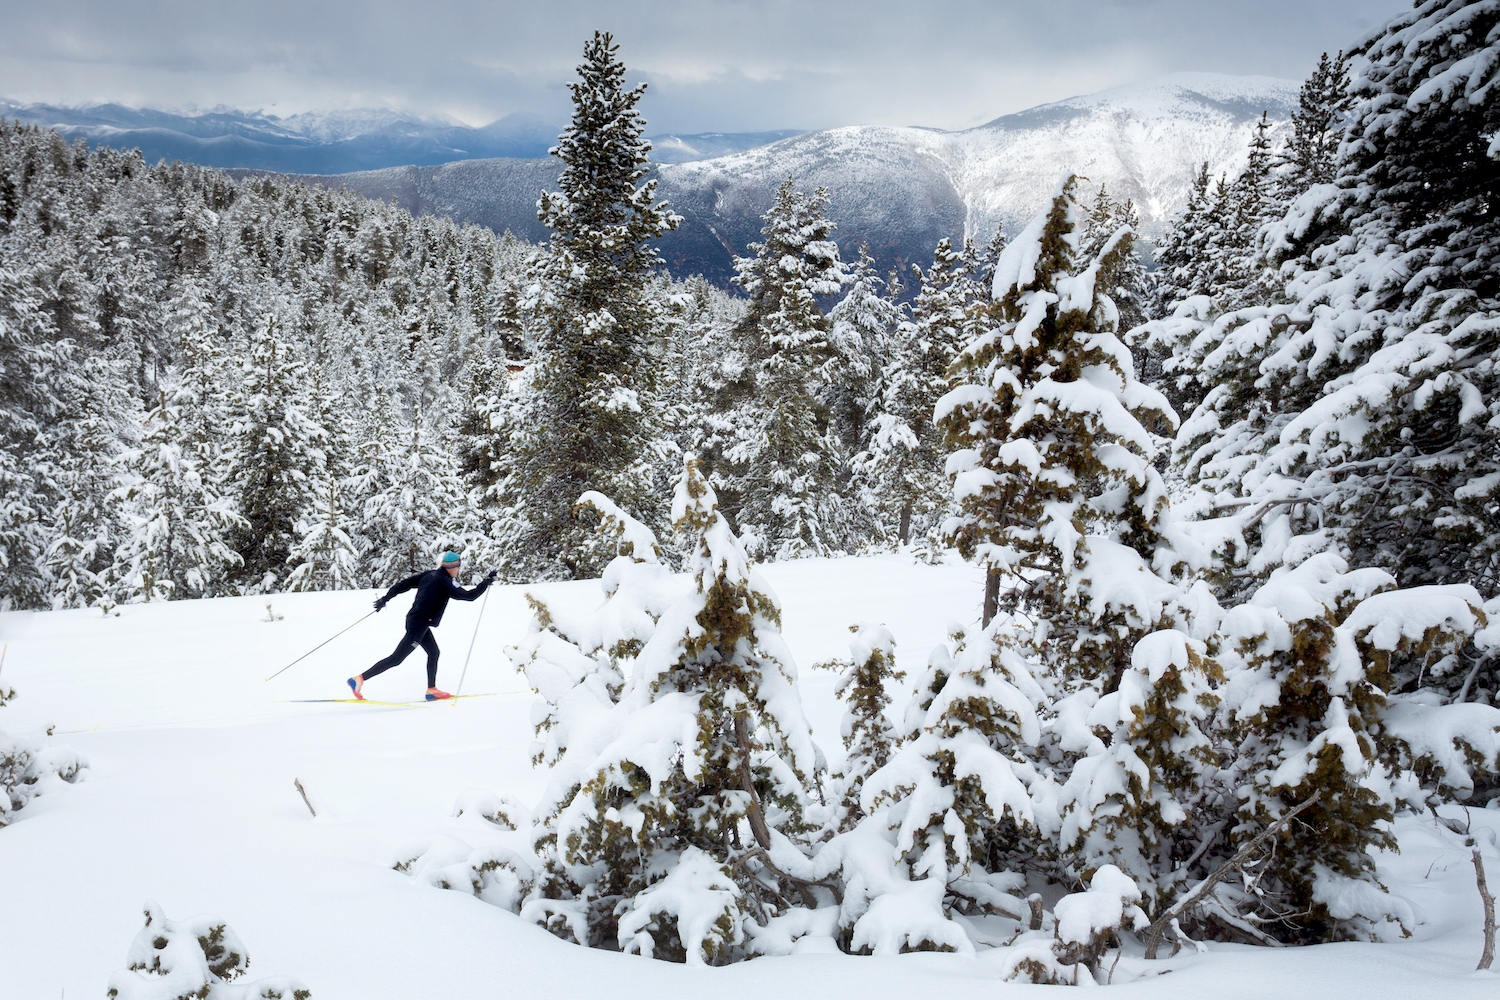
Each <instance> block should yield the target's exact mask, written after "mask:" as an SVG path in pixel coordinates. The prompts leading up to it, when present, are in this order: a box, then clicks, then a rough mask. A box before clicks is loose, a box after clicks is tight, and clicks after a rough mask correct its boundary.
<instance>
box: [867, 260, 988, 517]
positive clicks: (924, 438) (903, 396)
mask: <svg viewBox="0 0 1500 1000" xmlns="http://www.w3.org/2000/svg"><path fill="white" fill-rule="evenodd" d="M912 270H913V271H914V272H915V273H916V277H917V280H918V281H919V282H920V283H921V284H920V290H919V291H918V293H917V296H916V300H915V301H914V302H913V303H912V315H911V321H910V322H908V323H903V324H902V325H901V326H900V328H899V329H898V330H897V332H896V336H895V338H894V340H895V344H894V347H893V350H892V351H891V353H890V356H889V357H888V358H887V359H886V362H885V364H884V366H883V367H882V370H881V372H880V379H879V389H880V399H879V412H878V414H877V416H876V418H875V427H874V432H873V434H872V435H871V443H870V449H869V455H868V459H867V461H868V464H869V465H870V476H871V478H872V479H873V480H874V482H875V483H876V484H877V486H876V489H875V490H874V497H875V502H876V503H877V504H878V505H879V508H880V510H881V511H882V513H883V514H884V516H885V518H886V520H887V526H888V529H894V534H895V536H896V538H897V540H898V541H899V542H900V543H901V544H902V545H905V544H907V543H908V542H910V541H911V540H912V539H913V538H914V537H915V538H916V539H918V540H925V539H927V536H928V535H929V534H934V533H935V532H936V530H937V528H938V526H939V524H940V522H941V517H942V512H943V511H945V510H946V509H947V497H946V495H945V494H946V486H947V480H946V478H945V477H944V475H943V462H944V459H945V457H946V454H947V452H946V449H945V448H944V447H943V435H942V432H941V431H940V430H939V429H938V427H937V425H936V424H934V423H933V420H932V408H933V405H934V404H935V403H936V402H937V401H938V399H939V398H940V397H941V396H942V395H943V394H944V393H945V392H947V391H948V375H949V372H948V370H949V368H950V366H951V365H952V364H953V361H954V359H955V358H956V357H957V356H958V351H959V348H960V347H961V346H962V345H963V343H964V342H965V340H966V339H967V338H966V336H965V334H966V328H967V327H968V326H969V325H970V321H971V317H972V315H973V306H974V305H975V303H976V302H977V301H978V299H979V294H978V293H979V291H980V289H979V286H978V285H977V284H976V283H974V282H973V281H971V280H970V279H969V278H968V276H967V274H966V273H965V272H966V266H965V261H964V259H963V256H962V255H961V254H959V253H958V252H957V251H955V250H954V249H953V245H952V243H951V241H949V240H947V239H943V240H942V241H940V242H939V243H938V245H937V250H936V251H935V252H934V253H933V259H932V266H931V267H929V268H928V269H927V270H926V271H923V270H922V269H921V268H920V267H918V266H917V265H915V264H913V265H912Z"/></svg>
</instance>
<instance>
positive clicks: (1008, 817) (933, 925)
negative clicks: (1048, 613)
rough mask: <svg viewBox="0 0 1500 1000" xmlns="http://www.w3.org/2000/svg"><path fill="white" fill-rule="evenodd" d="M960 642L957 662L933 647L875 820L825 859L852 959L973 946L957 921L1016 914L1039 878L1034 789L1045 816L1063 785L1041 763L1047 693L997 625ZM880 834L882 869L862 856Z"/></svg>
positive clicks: (878, 794) (877, 799)
mask: <svg viewBox="0 0 1500 1000" xmlns="http://www.w3.org/2000/svg"><path fill="white" fill-rule="evenodd" d="M954 639H955V642H954V647H953V651H952V652H951V653H950V651H949V648H948V647H947V646H939V647H937V648H936V649H934V650H933V654H932V659H931V662H930V664H929V667H928V671H927V675H926V676H925V677H924V678H923V679H922V681H921V682H920V683H919V685H918V693H917V696H916V697H915V698H914V699H913V703H912V704H911V705H910V706H908V710H907V716H908V723H909V727H908V728H909V733H908V735H907V736H906V737H905V739H903V740H902V741H901V743H900V744H899V745H897V747H896V748H895V749H894V751H893V752H892V753H891V755H890V758H889V760H888V761H887V763H886V764H885V766H884V767H881V768H880V769H878V770H876V771H874V772H873V773H871V774H869V775H868V776H866V778H865V780H864V783H863V789H862V791H861V793H860V808H861V810H862V811H863V812H864V813H865V814H866V818H865V819H864V820H863V821H862V822H861V823H860V824H859V826H858V827H857V828H856V829H855V830H854V831H852V832H850V833H848V834H845V835H843V837H841V838H835V839H834V841H832V842H831V843H830V845H829V847H828V848H827V849H826V851H827V853H828V855H829V859H828V860H825V859H824V858H822V857H819V858H817V859H815V862H821V863H822V864H823V865H825V866H829V867H832V865H833V864H837V865H838V870H840V871H841V873H842V876H843V880H844V883H845V893H844V905H843V907H842V908H841V912H840V923H841V925H842V926H843V927H844V928H845V930H846V932H847V933H848V935H849V948H850V950H852V951H855V952H860V951H875V952H876V953H886V952H891V951H896V950H912V951H918V950H933V949H936V950H945V951H956V950H965V951H966V950H970V949H972V948H973V944H972V942H971V941H970V939H969V937H968V935H967V934H966V933H965V931H964V930H963V929H962V928H961V927H960V926H958V925H957V924H956V923H955V922H954V921H953V920H952V918H951V914H952V913H953V912H954V911H955V910H956V911H958V912H961V913H972V914H981V913H986V912H990V910H991V908H992V907H998V908H999V909H1000V910H1001V911H1003V912H1009V913H1011V914H1012V915H1019V914H1020V913H1021V912H1022V910H1023V904H1022V902H1021V900H1020V899H1019V898H1017V897H1016V896H1015V895H1013V893H1014V890H1016V889H1018V888H1019V887H1020V886H1021V885H1023V884H1024V882H1025V878H1026V875H1027V874H1028V873H1029V872H1030V873H1036V874H1042V873H1043V868H1042V858H1043V855H1044V853H1045V852H1044V851H1043V850H1042V846H1043V843H1044V839H1043V836H1044V834H1043V830H1042V829H1041V826H1039V816H1038V806H1037V802H1035V801H1034V800H1033V795H1032V789H1033V788H1034V789H1035V790H1036V792H1037V799H1038V800H1039V801H1040V802H1041V803H1042V805H1043V806H1044V807H1045V806H1046V805H1047V803H1049V802H1050V801H1052V800H1053V799H1055V795H1056V790H1057V789H1056V786H1055V784H1053V783H1052V781H1051V779H1050V776H1048V777H1044V776H1043V775H1042V774H1041V773H1039V770H1038V767H1037V763H1036V761H1037V755H1036V747H1037V745H1038V744H1039V743H1040V742H1041V739H1042V735H1041V723H1040V720H1039V718H1038V715H1037V708H1038V706H1039V705H1040V704H1041V703H1042V702H1043V701H1044V698H1043V694H1042V691H1041V689H1040V688H1039V687H1038V685H1037V683H1036V681H1035V680H1034V679H1033V677H1032V675H1031V672H1030V669H1029V667H1028V664H1027V663H1026V661H1025V659H1024V658H1023V657H1022V656H1021V655H1020V654H1019V653H1018V652H1017V649H1016V646H1017V643H1016V642H1015V640H1014V637H1012V636H1010V635H1008V634H1002V633H1001V632H1000V629H999V627H998V626H997V627H996V628H992V629H988V630H985V631H980V630H977V629H976V630H973V631H968V632H959V633H958V634H956V635H955V636H954ZM1028 786H1030V787H1028ZM1042 815H1044V816H1045V815H1046V813H1045V812H1044V813H1043V814H1042ZM1051 825H1052V826H1054V827H1055V826H1056V817H1055V815H1054V816H1053V817H1052V822H1051ZM871 837H874V838H878V840H877V842H879V843H880V846H881V847H884V848H885V850H884V852H883V857H880V859H879V860H880V862H883V864H881V863H876V862H874V859H872V857H871V855H870V852H869V851H868V849H865V850H861V849H860V848H859V846H858V845H859V843H860V842H861V841H862V840H864V839H865V838H871ZM884 842H888V844H887V843H884ZM877 857H879V856H877Z"/></svg>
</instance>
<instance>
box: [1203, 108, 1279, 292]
mask: <svg viewBox="0 0 1500 1000" xmlns="http://www.w3.org/2000/svg"><path fill="white" fill-rule="evenodd" d="M1270 131H1271V121H1270V117H1269V115H1268V114H1266V113H1265V112H1262V113H1261V116H1260V121H1258V122H1256V123H1255V131H1254V133H1253V134H1252V135H1251V137H1250V153H1249V156H1247V157H1246V160H1245V169H1243V170H1241V171H1240V174H1239V176H1238V177H1236V178H1235V179H1234V182H1233V183H1232V184H1230V186H1229V188H1228V192H1227V194H1228V206H1227V207H1228V214H1227V217H1226V219H1225V222H1226V223H1227V225H1226V228H1225V229H1224V230H1223V231H1222V234H1221V240H1220V241H1219V242H1217V243H1216V244H1215V243H1210V247H1209V253H1210V255H1211V256H1217V258H1218V260H1217V264H1216V267H1215V271H1216V273H1217V274H1218V276H1219V280H1218V282H1217V284H1216V285H1215V287H1214V288H1213V290H1212V292H1211V294H1212V295H1213V296H1214V298H1215V300H1216V301H1218V302H1219V303H1220V304H1221V305H1222V306H1224V307H1227V308H1237V307H1239V306H1244V305H1252V304H1258V303H1263V302H1266V301H1268V300H1269V299H1270V297H1271V296H1272V295H1273V294H1274V291H1275V290H1274V284H1273V275H1272V274H1271V273H1270V272H1269V269H1268V267H1267V265H1266V260H1265V257H1264V256H1263V255H1262V254H1261V252H1260V247H1259V236H1260V229H1261V226H1262V225H1264V224H1265V223H1266V222H1268V221H1269V220H1271V219H1272V218H1276V217H1279V216H1280V215H1281V213H1282V212H1283V211H1285V208H1286V206H1285V205H1284V204H1282V203H1281V202H1279V201H1278V200H1277V197H1276V178H1275V176H1274V174H1273V173H1272V167H1273V165H1274V164H1273V159H1272V149H1271V137H1270Z"/></svg>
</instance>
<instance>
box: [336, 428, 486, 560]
mask: <svg viewBox="0 0 1500 1000" xmlns="http://www.w3.org/2000/svg"><path fill="white" fill-rule="evenodd" d="M379 430H380V431H381V432H383V433H382V436H381V438H380V439H378V440H377V442H374V443H373V446H372V447H369V448H368V450H367V452H366V454H367V456H368V461H369V463H370V464H369V465H367V466H366V468H365V470H364V472H363V474H362V475H361V476H360V483H361V485H362V487H363V488H364V489H365V490H366V491H367V492H366V494H365V500H364V510H363V517H362V521H363V523H364V524H365V525H367V526H369V527H368V528H367V529H366V535H365V548H366V553H367V555H366V565H367V568H368V574H369V579H370V580H371V581H395V580H399V579H401V578H402V577H406V576H409V575H410V574H412V573H417V572H420V571H422V570H424V569H429V568H431V567H432V566H433V565H435V564H436V562H437V558H438V556H439V555H441V554H442V552H443V551H444V550H445V549H447V548H449V547H451V545H452V544H453V539H454V536H455V535H456V531H455V530H454V529H455V527H456V524H455V520H456V518H459V517H461V507H462V503H463V490H462V487H461V485H460V483H459V480H458V474H457V469H455V468H454V467H453V464H452V460H451V457H450V456H449V454H448V453H447V451H446V450H445V449H444V448H443V447H442V444H441V441H440V440H439V437H438V434H437V432H436V429H435V428H434V427H433V426H432V422H431V421H430V420H427V419H424V418H423V416H422V411H421V408H420V407H418V408H416V409H414V410H413V411H412V414H411V419H410V421H409V422H408V421H407V420H404V419H403V420H398V421H396V422H395V423H394V426H391V427H386V428H380V429H379ZM372 487H373V488H372ZM333 509H334V508H333V507H329V508H328V510H327V511H326V513H325V512H322V511H320V512H319V520H317V521H310V522H309V524H319V523H323V521H322V519H323V518H326V517H329V516H332V513H333Z"/></svg>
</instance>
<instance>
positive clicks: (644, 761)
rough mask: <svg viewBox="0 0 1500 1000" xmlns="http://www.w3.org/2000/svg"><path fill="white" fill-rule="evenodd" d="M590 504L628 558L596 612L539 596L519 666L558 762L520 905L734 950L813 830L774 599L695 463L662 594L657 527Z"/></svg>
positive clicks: (805, 737) (806, 743)
mask: <svg viewBox="0 0 1500 1000" xmlns="http://www.w3.org/2000/svg"><path fill="white" fill-rule="evenodd" d="M585 500H590V501H591V502H592V503H593V505H594V506H595V507H596V508H597V509H601V512H602V513H603V514H604V515H605V517H604V526H605V528H606V529H607V530H606V531H604V532H603V533H602V534H603V536H604V537H605V538H607V539H609V540H610V541H609V545H610V548H611V549H613V550H614V551H618V552H621V553H622V555H620V556H618V557H617V558H616V560H615V561H614V562H613V563H612V564H611V568H610V572H609V573H608V574H606V577H605V579H604V581H603V582H604V584H605V588H606V592H607V593H608V594H609V595H610V599H609V600H608V601H607V602H606V604H605V606H604V607H603V608H601V609H600V613H599V614H598V615H597V616H595V620H594V622H593V623H589V622H579V623H576V624H568V623H564V622H558V621H557V619H556V618H555V617H554V615H553V613H552V612H551V610H550V609H548V608H547V607H546V606H545V605H540V604H538V605H537V609H538V617H537V626H538V630H537V631H536V632H535V633H534V634H533V639H532V640H529V647H530V648H529V649H528V650H527V652H528V654H529V655H528V659H529V662H528V664H527V666H526V670H527V676H528V677H530V678H532V679H533V681H534V683H537V685H538V689H539V690H540V691H541V692H542V695H543V697H544V698H545V699H546V701H547V703H548V705H547V708H546V710H545V712H544V713H542V714H541V715H540V716H539V717H540V718H542V719H543V723H544V726H545V727H546V729H545V731H546V733H547V737H548V748H547V749H546V750H544V754H545V755H546V759H548V760H550V761H551V762H552V763H553V774H552V778H551V780H550V782H549V788H548V792H547V794H546V796H545V798H544V802H543V806H542V809H541V812H542V815H543V818H542V820H541V822H540V823H539V826H538V838H539V839H538V843H539V849H540V850H541V851H542V852H543V854H544V856H545V857H546V859H547V869H548V876H547V877H544V878H542V879H539V881H538V891H537V894H536V895H535V896H534V897H533V898H532V899H531V900H530V901H529V902H528V903H527V905H526V906H525V907H524V908H523V910H522V915H523V916H524V917H528V918H530V919H536V920H538V921H539V922H542V923H546V924H547V925H548V926H550V927H552V928H553V929H554V930H555V931H557V932H558V933H560V934H565V935H570V936H572V937H573V938H574V939H576V940H578V941H579V942H581V943H588V944H596V945H597V944H608V945H609V946H612V947H619V948H622V949H624V950H627V951H639V952H641V953H643V954H648V955H654V956H656V957H661V958H673V959H676V960H679V961H683V960H685V961H688V962H695V963H701V962H705V961H707V962H724V961H727V960H730V959H732V958H733V957H736V956H737V955H739V954H740V947H741V943H742V938H743V925H744V917H745V915H746V914H747V913H748V914H749V915H752V916H754V917H755V918H756V920H757V921H758V922H761V923H764V922H765V920H767V919H769V918H770V917H771V916H772V915H774V914H776V913H778V912H783V911H785V910H787V909H788V908H789V907H790V906H791V905H794V902H795V900H796V898H797V897H796V896H795V895H794V894H793V895H790V896H789V894H790V893H792V886H791V885H789V884H787V882H786V881H785V880H784V879H780V878H778V876H777V874H776V873H777V869H778V867H779V865H778V863H777V860H776V859H777V858H779V857H781V856H782V855H784V854H786V853H787V852H790V855H792V856H793V857H794V860H798V861H803V860H805V859H803V858H802V855H801V854H800V852H798V851H797V850H796V849H795V848H794V847H793V846H792V844H791V843H790V842H789V840H788V838H789V837H795V836H798V835H800V834H803V833H806V832H808V830H807V826H808V824H807V823H806V820H805V819H804V807H805V800H806V793H805V791H804V783H805V781H806V778H805V775H808V774H811V773H812V771H813V769H814V766H815V761H816V757H817V751H816V749H815V748H814V746H813V743H812V739H811V736H810V731H809V729H808V725H807V721H806V718H805V717H804V716H803V713H802V706H801V700H800V697H799V695H798V691H797V673H796V666H795V665H794V664H793V662H792V660H791V655H790V653H789V652H788V650H787V649H786V646H785V643H784V642H783V641H782V639H781V637H780V634H779V631H778V625H777V623H778V621H779V619H780V610H779V608H778V606H777V603H776V599H775V598H774V597H773V596H772V595H771V594H770V592H769V591H768V590H767V589H766V587H765V585H764V583H763V582H762V581H761V580H760V579H759V577H758V575H757V574H756V573H755V572H754V571H753V570H752V569H751V568H750V562H749V560H748V559H747V558H746V555H745V552H744V550H743V548H742V547H741V546H740V544H739V541H738V539H736V538H735V536H734V534H733V532H732V531H731V530H730V528H729V525H728V523H727V522H726V521H725V520H724V518H723V516H722V515H721V514H720V513H719V512H718V509H717V501H716V498H715V496H714V492H713V489H712V488H711V487H710V486H709V484H708V483H707V481H706V480H705V479H704V478H703V477H702V475H701V474H700V473H699V471H698V468H697V464H696V462H695V461H694V460H693V459H692V458H689V459H688V460H687V462H686V467H685V469H684V472H683V475H682V477H681V479H680V481H679V483H678V486H677V491H676V496H675V498H674V500H673V505H672V512H673V521H674V523H675V525H676V526H677V530H678V531H679V532H681V533H683V534H684V535H685V536H686V539H687V540H688V542H689V547H690V551H691V555H690V557H689V560H688V566H687V569H688V572H689V574H690V576H691V587H690V590H689V592H688V593H686V594H681V593H680V591H679V592H678V594H673V595H672V599H671V600H670V601H669V602H668V603H666V604H665V606H662V604H661V603H659V601H660V598H659V597H654V598H653V596H652V595H653V593H655V594H658V595H660V594H661V593H662V591H661V584H662V582H664V581H670V580H671V579H672V578H671V577H670V575H668V574H665V573H664V572H663V571H662V569H661V567H659V566H657V565H656V563H655V560H656V556H655V554H654V551H653V550H654V544H653V543H654V539H653V538H652V537H651V535H650V532H649V530H647V529H645V528H644V526H641V525H640V524H639V522H636V521H635V520H634V519H633V518H628V515H626V514H625V513H624V512H623V511H620V510H619V508H617V507H615V506H614V505H613V504H609V503H608V501H603V504H601V503H600V501H602V500H603V498H591V497H586V498H585ZM606 505H607V506H606ZM643 573H644V575H643ZM653 619H655V620H654V621H653ZM558 625H560V626H561V627H560V628H559V627H557V626H558ZM643 638H644V641H642V639H643ZM590 650H593V652H592V653H591V652H590ZM601 654H603V655H601ZM601 750H602V751H603V752H602V753H601V752H600V751H601Z"/></svg>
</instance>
